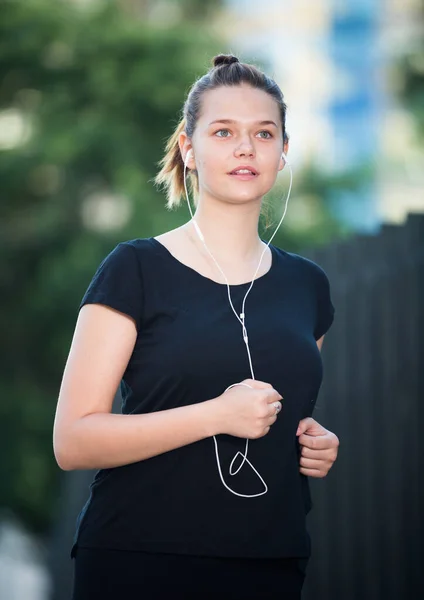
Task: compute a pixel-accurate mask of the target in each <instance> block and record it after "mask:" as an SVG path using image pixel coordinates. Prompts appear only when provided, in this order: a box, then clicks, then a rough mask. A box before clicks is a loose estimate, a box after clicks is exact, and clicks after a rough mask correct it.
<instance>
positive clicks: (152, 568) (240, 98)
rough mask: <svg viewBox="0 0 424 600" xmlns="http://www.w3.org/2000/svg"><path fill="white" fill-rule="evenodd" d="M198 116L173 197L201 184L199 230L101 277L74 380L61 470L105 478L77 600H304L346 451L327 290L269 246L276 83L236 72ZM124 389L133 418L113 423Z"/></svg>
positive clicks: (122, 253)
mask: <svg viewBox="0 0 424 600" xmlns="http://www.w3.org/2000/svg"><path fill="white" fill-rule="evenodd" d="M183 112H184V117H183V119H182V121H181V123H180V125H179V126H178V128H177V130H176V131H175V133H174V134H173V136H172V137H171V138H170V140H169V142H168V145H167V152H166V155H165V157H164V158H163V161H162V169H161V171H160V173H159V174H158V175H157V178H156V181H157V183H160V184H164V185H165V186H166V189H167V197H168V206H175V205H177V204H179V203H180V201H181V200H183V201H186V200H188V196H186V195H185V192H186V175H187V179H188V180H189V181H190V182H191V188H192V191H193V195H194V197H195V200H194V201H195V205H196V210H195V215H194V216H193V218H192V219H190V220H189V221H188V222H187V223H186V224H185V225H183V226H182V227H179V228H177V229H174V230H172V231H168V232H166V233H164V234H162V235H159V236H157V237H150V238H142V239H134V240H130V241H126V242H122V243H120V244H118V246H117V247H116V248H115V249H114V250H113V251H112V252H111V253H110V254H109V255H108V256H107V257H106V258H105V259H104V260H103V262H102V263H101V265H100V266H99V268H98V270H97V272H96V274H95V275H94V277H93V280H92V281H91V283H90V285H89V287H88V289H87V291H86V293H85V295H84V297H83V299H82V302H81V305H80V309H81V310H80V312H79V316H78V320H77V324H76V329H75V334H74V338H73V340H72V346H71V350H70V354H69V358H68V361H67V364H66V367H65V371H64V376H63V381H62V385H61V389H60V395H59V402H58V408H57V413H56V419H55V426H54V450H55V456H56V459H57V462H58V464H59V465H60V467H61V468H63V469H66V470H70V469H93V468H95V469H99V470H98V472H97V473H96V476H95V478H94V481H93V483H92V485H91V487H90V496H89V499H88V501H87V503H86V505H85V506H84V507H83V509H82V510H81V513H80V515H79V518H78V523H77V529H76V534H75V539H74V544H73V547H72V551H71V556H72V557H73V558H74V559H75V564H74V567H75V571H74V574H75V575H74V591H73V599H74V600H88V599H90V600H92V599H93V598H101V599H102V600H106V599H108V598H114V599H116V598H119V599H120V600H130V599H131V600H132V599H137V600H138V599H140V598H143V599H150V598H159V599H162V598H173V599H184V600H188V599H191V598H193V599H194V598H196V600H200V599H203V598H222V599H226V598H232V599H236V598H240V599H241V598H243V599H249V598H258V599H259V598H260V599H261V600H264V599H265V598H285V599H288V598H293V599H295V598H296V599H299V598H300V594H301V589H302V584H303V580H304V576H305V568H306V563H307V561H308V558H309V556H310V538H309V534H308V532H307V529H306V526H305V517H306V514H307V513H308V511H309V510H310V508H311V499H310V495H309V487H308V479H307V476H308V475H311V476H323V475H325V474H326V471H328V469H329V468H330V466H331V464H332V463H333V462H334V460H335V457H336V454H337V445H338V440H337V438H336V436H334V434H331V432H327V430H325V429H323V428H322V427H320V426H319V424H318V423H316V422H315V421H313V419H311V418H310V415H311V414H312V410H313V406H314V403H315V400H316V398H317V394H318V391H319V388H320V385H321V381H322V362H321V355H320V348H321V344H322V340H323V336H324V333H325V332H326V331H327V330H328V328H329V327H330V325H331V323H332V320H333V313H334V308H333V305H332V302H331V299H330V292H329V282H328V279H327V277H326V275H325V273H324V271H323V270H322V269H321V268H320V267H319V266H318V265H317V264H315V263H314V262H312V261H310V260H308V259H306V258H303V257H301V256H299V255H296V254H293V253H289V252H286V251H284V250H282V249H280V248H277V247H276V246H273V245H272V244H270V243H268V244H266V243H265V242H263V241H262V240H261V238H260V237H259V235H258V221H259V216H260V211H261V205H262V200H263V197H264V195H265V194H266V193H267V192H268V191H269V190H270V189H271V188H272V186H273V185H274V183H275V180H276V177H277V173H278V171H280V170H281V169H283V168H284V166H285V164H287V159H286V153H287V150H288V137H287V134H286V127H285V116H286V105H285V103H284V101H283V95H282V93H281V90H280V89H279V87H278V86H277V84H276V83H275V82H274V81H273V80H272V79H270V78H268V77H267V76H266V75H265V74H263V73H262V72H261V71H259V70H258V69H256V68H255V67H254V66H252V65H247V64H243V63H240V62H239V61H238V59H237V58H236V57H233V56H228V55H220V56H217V57H215V59H214V66H213V67H212V68H211V69H210V71H209V72H208V73H207V74H205V75H204V76H203V77H201V78H200V79H199V80H198V81H196V82H195V83H194V85H193V87H192V89H191V91H190V93H189V94H188V97H187V99H186V102H185V105H184V111H183ZM119 385H120V389H121V394H122V398H123V405H122V413H123V414H119V415H117V414H111V407H112V402H113V399H114V396H115V393H116V390H117V388H118V386H119ZM298 427H299V429H298ZM308 427H310V429H311V431H310V432H309V435H306V434H305V430H306V429H307V428H308ZM299 431H300V432H301V433H302V435H300V437H299V438H298V437H297V435H299ZM313 436H317V437H313ZM307 439H311V440H314V443H312V442H311V443H309V442H308V441H305V440H307ZM301 445H302V451H301V450H300V447H301ZM301 455H302V456H301ZM323 465H324V466H323Z"/></svg>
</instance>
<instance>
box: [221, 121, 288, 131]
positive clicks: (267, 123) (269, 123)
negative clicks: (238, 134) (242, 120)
mask: <svg viewBox="0 0 424 600" xmlns="http://www.w3.org/2000/svg"><path fill="white" fill-rule="evenodd" d="M214 123H229V124H233V123H237V121H234V120H232V119H216V120H215V121H211V122H210V123H209V126H210V125H213V124H214ZM254 124H255V125H274V127H277V129H278V125H277V123H274V121H255V123H254Z"/></svg>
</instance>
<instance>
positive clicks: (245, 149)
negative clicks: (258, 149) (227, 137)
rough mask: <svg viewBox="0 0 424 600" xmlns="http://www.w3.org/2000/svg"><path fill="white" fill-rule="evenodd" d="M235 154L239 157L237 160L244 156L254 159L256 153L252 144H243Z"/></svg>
mask: <svg viewBox="0 0 424 600" xmlns="http://www.w3.org/2000/svg"><path fill="white" fill-rule="evenodd" d="M234 154H235V156H237V158H239V157H242V156H243V157H245V156H248V157H249V158H253V157H254V156H255V151H254V149H253V146H252V144H243V145H241V146H239V147H238V148H236V149H235V151H234Z"/></svg>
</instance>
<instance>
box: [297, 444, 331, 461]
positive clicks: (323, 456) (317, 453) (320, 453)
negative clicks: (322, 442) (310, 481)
mask: <svg viewBox="0 0 424 600" xmlns="http://www.w3.org/2000/svg"><path fill="white" fill-rule="evenodd" d="M301 454H302V456H305V457H306V458H314V459H316V460H329V459H331V458H332V457H333V456H334V448H325V449H324V450H314V449H313V448H308V447H307V446H302V451H301Z"/></svg>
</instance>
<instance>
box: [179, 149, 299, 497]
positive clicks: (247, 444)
mask: <svg viewBox="0 0 424 600" xmlns="http://www.w3.org/2000/svg"><path fill="white" fill-rule="evenodd" d="M190 153H191V150H189V151H188V153H187V156H186V159H185V161H184V189H185V193H186V198H187V204H188V209H189V211H190V215H191V219H192V222H193V225H194V228H195V230H196V233H197V235H198V236H199V238H200V240H201V242H202V243H203V245H204V247H205V249H206V251H207V252H208V254H209V256H210V257H211V258H212V260H213V261H214V263H215V264H216V266H217V267H218V269H219V270H220V271H221V273H222V275H223V277H224V279H225V282H226V284H227V292H228V300H229V302H230V306H231V309H232V311H233V313H234V314H235V316H236V318H237V320H238V321H239V322H240V323H241V326H242V332H243V340H244V342H245V344H246V350H247V356H248V359H249V366H250V372H251V374H252V379H255V374H254V372H253V365H252V357H251V355H250V348H249V338H248V335H247V329H246V325H245V321H246V315H245V304H246V298H247V296H248V295H249V292H250V290H251V289H252V287H253V284H254V282H255V277H256V274H257V272H258V271H259V268H260V266H261V263H262V259H263V257H264V254H265V252H266V250H267V248H268V246H269V245H270V243H271V241H272V239H273V238H274V236H275V234H276V233H277V231H278V229H279V228H280V226H281V223H282V222H283V219H284V217H285V216H286V212H287V206H288V201H289V197H290V192H291V188H292V183H293V172H292V168H291V165H290V163H289V162H288V160H287V157H286V155H285V154H284V152H283V153H282V155H281V156H282V158H283V159H284V162H285V164H286V165H287V166H288V167H289V170H290V185H289V190H288V193H287V198H286V204H285V208H284V212H283V216H282V217H281V219H280V222H279V223H278V226H277V228H276V230H275V231H274V233H273V234H272V236H271V238H270V240H269V241H268V243H267V244H266V246H265V248H264V251H263V252H262V254H261V258H260V260H259V264H258V266H257V268H256V271H255V273H254V275H253V279H252V282H251V284H250V287H249V289H248V290H247V292H246V294H245V296H244V298H243V303H242V309H241V313H240V316H239V315H238V313H237V311H236V310H235V308H234V306H233V303H232V301H231V293H230V285H229V283H228V279H227V278H226V276H225V273H224V271H223V270H222V269H221V267H220V266H219V264H218V262H217V261H216V260H215V257H214V256H213V255H212V253H211V252H210V250H209V248H208V247H207V245H206V242H205V238H204V236H203V234H202V232H201V230H200V227H199V225H198V224H197V222H196V220H195V218H194V216H193V212H192V210H191V206H190V201H189V197H188V192H187V184H186V169H187V162H188V158H189V156H190ZM236 385H244V386H245V387H250V388H251V387H252V386H250V385H248V384H247V383H233V384H232V385H230V386H229V387H227V389H226V390H225V391H227V390H229V389H231V388H232V387H235V386H236ZM213 439H214V443H215V454H216V461H217V465H218V471H219V475H220V477H221V481H222V483H223V485H224V486H225V487H226V488H227V490H229V491H230V492H231V493H232V494H235V495H236V496H241V497H242V498H256V497H257V496H262V495H263V494H266V493H267V491H268V486H267V484H266V483H265V481H264V479H263V477H262V476H261V475H260V474H259V473H258V471H257V470H256V469H255V467H254V466H253V465H252V463H251V462H250V461H249V459H248V458H247V452H248V447H249V438H247V439H246V447H245V451H244V454H242V453H241V452H240V451H238V452H237V453H236V454H235V456H234V458H233V460H232V461H231V464H230V468H229V474H230V475H237V473H238V472H239V471H240V469H241V468H242V466H243V465H244V463H245V462H247V463H248V464H249V465H250V466H251V467H252V469H253V470H254V471H255V473H256V474H257V476H258V477H259V479H260V480H261V482H262V483H263V485H264V488H265V489H264V490H263V491H262V492H260V493H259V494H239V493H238V492H236V491H234V490H232V489H231V488H230V487H229V486H228V485H227V484H226V482H225V480H224V478H223V476H222V470H221V464H220V461H219V453H218V442H217V439H216V436H213ZM239 455H241V456H242V457H243V460H242V461H241V464H240V466H239V467H238V469H237V471H234V472H233V471H232V468H233V464H234V461H235V460H236V459H237V458H238V456H239Z"/></svg>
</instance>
